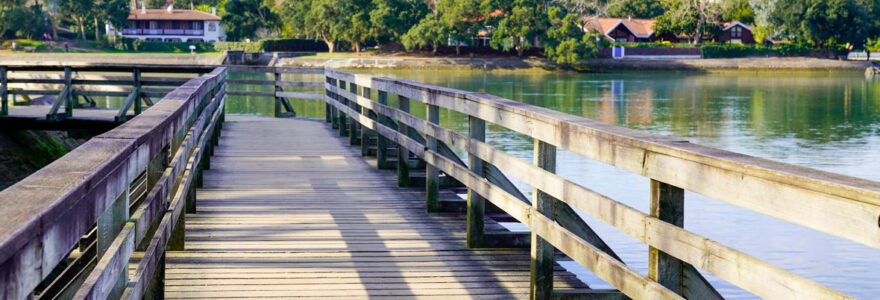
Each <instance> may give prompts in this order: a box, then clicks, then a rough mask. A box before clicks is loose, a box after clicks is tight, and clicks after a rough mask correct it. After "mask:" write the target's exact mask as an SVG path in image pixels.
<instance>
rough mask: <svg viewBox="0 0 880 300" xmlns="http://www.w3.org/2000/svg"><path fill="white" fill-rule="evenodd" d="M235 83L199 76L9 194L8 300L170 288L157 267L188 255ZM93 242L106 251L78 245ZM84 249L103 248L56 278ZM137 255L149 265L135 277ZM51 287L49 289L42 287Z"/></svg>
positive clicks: (2, 273)
mask: <svg viewBox="0 0 880 300" xmlns="http://www.w3.org/2000/svg"><path fill="white" fill-rule="evenodd" d="M66 78H68V79H69V78H70V76H66ZM225 79H226V68H223V67H220V68H216V69H214V70H213V71H211V72H210V73H208V74H205V75H203V76H200V77H198V78H193V79H189V80H188V81H186V82H185V83H184V84H183V85H182V86H180V87H178V88H176V89H174V90H173V91H172V92H170V93H168V94H167V95H166V96H165V97H164V98H163V99H162V100H161V101H159V102H157V103H156V104H155V105H153V106H152V107H150V108H149V109H147V110H145V111H144V112H143V113H142V114H140V115H139V116H137V117H135V118H133V119H131V120H129V121H128V122H125V123H123V124H121V125H119V126H118V127H117V128H115V129H113V130H111V131H108V132H106V133H104V134H101V135H99V136H97V137H94V138H92V139H90V140H89V141H87V142H86V143H84V144H83V145H80V146H79V147H77V148H76V149H74V150H72V151H71V152H70V153H68V154H67V155H65V156H63V157H61V158H59V159H58V160H56V161H54V162H52V163H51V164H49V165H47V166H46V167H44V168H42V169H40V170H39V171H37V172H36V173H34V174H32V175H30V176H28V177H26V178H25V179H23V180H21V181H19V182H18V183H16V184H15V185H13V186H11V187H9V188H7V189H5V190H3V191H0V199H2V200H3V201H2V202H3V205H4V207H3V208H2V209H0V298H2V299H24V298H30V297H36V298H56V297H58V298H71V297H73V298H77V299H83V298H88V299H107V298H118V297H120V296H122V297H124V298H126V299H140V298H143V297H149V295H150V293H151V292H155V291H161V288H160V287H157V286H155V285H161V284H163V283H162V280H161V276H162V274H163V273H162V272H157V270H160V269H161V267H162V264H163V263H164V262H163V261H164V260H163V257H164V256H163V254H164V251H165V249H166V247H167V248H168V249H172V250H182V247H183V227H182V226H180V224H181V222H182V220H183V216H184V214H183V211H184V210H194V207H195V198H194V195H195V187H196V186H197V185H198V184H199V182H201V178H200V176H201V170H202V169H203V168H206V167H208V166H209V158H210V153H211V151H212V149H213V146H214V145H215V143H216V140H217V138H218V134H219V131H218V130H219V129H218V126H219V124H220V123H221V122H222V119H223V106H224V103H225V100H226V94H225V89H226V85H225ZM90 232H93V233H90ZM90 236H91V237H90ZM89 239H92V240H93V241H95V242H96V245H97V249H96V250H91V249H93V248H88V249H89V250H87V251H86V250H83V249H79V248H77V247H76V245H77V244H83V243H85V244H89V242H88V240H89ZM81 251H86V252H88V251H94V252H95V254H93V255H95V256H96V257H95V258H94V259H93V260H92V263H90V264H89V267H86V266H81V269H80V270H79V271H78V272H80V274H75V275H74V276H73V278H69V277H65V279H66V282H60V283H59V282H58V281H59V280H53V278H51V276H57V272H55V270H56V269H58V268H63V267H64V265H62V264H61V263H62V262H63V261H65V259H66V258H67V257H69V256H71V255H72V256H77V255H74V254H76V253H78V252H81ZM86 252H82V253H86ZM136 252H137V253H138V255H135V254H136ZM133 256H139V257H140V260H139V261H138V262H137V269H136V270H135V272H134V274H133V276H132V278H131V280H129V279H130V278H129V271H128V266H129V261H130V258H131V257H133ZM64 269H65V271H67V270H66V269H67V268H64ZM89 270H91V271H89ZM61 273H62V274H69V273H67V272H61ZM41 282H47V283H48V287H45V288H42V290H35V288H37V286H38V285H39V284H40V283H41ZM56 283H58V284H60V285H61V287H56V286H55V284H56ZM151 286H152V287H151ZM49 291H52V293H53V294H52V295H47V294H46V293H48V292H49ZM145 293H146V294H147V296H145ZM157 296H158V295H157Z"/></svg>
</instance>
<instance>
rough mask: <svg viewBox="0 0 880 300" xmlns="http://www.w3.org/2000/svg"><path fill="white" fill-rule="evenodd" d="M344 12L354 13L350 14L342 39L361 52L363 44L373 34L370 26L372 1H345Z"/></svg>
mask: <svg viewBox="0 0 880 300" xmlns="http://www.w3.org/2000/svg"><path fill="white" fill-rule="evenodd" d="M343 3H344V6H345V8H344V10H345V11H349V12H353V13H349V15H350V16H349V17H348V20H343V22H344V23H346V24H345V25H346V26H344V27H342V32H341V33H342V37H343V39H344V40H346V41H348V42H349V43H350V44H351V47H352V49H353V50H354V51H355V52H358V53H360V52H361V44H363V43H364V42H365V41H366V40H367V38H369V37H370V36H371V34H373V32H372V31H371V26H370V6H371V4H372V2H371V1H370V0H349V1H344V2H343Z"/></svg>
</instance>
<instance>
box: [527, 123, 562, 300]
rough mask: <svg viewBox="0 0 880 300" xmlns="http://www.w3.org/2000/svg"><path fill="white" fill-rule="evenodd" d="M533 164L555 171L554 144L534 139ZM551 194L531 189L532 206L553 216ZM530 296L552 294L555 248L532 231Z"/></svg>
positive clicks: (535, 297)
mask: <svg viewBox="0 0 880 300" xmlns="http://www.w3.org/2000/svg"><path fill="white" fill-rule="evenodd" d="M534 155H535V165H536V166H537V167H539V168H541V169H544V170H547V171H548V172H551V173H556V146H553V145H551V144H548V143H545V142H542V141H540V140H538V139H535V153H534ZM554 201H556V199H554V198H553V197H552V196H550V195H547V194H546V193H544V192H543V191H541V190H539V189H533V190H532V206H533V207H534V208H535V210H536V211H537V212H538V213H540V214H542V215H544V216H545V217H547V218H550V219H552V218H553V202H554ZM531 247H532V255H531V256H532V260H531V298H532V299H550V297H551V296H552V295H553V265H554V261H553V253H554V252H555V249H554V248H553V245H550V243H548V242H547V241H546V240H544V239H543V238H541V237H540V236H538V234H536V233H535V232H534V231H533V232H532V244H531Z"/></svg>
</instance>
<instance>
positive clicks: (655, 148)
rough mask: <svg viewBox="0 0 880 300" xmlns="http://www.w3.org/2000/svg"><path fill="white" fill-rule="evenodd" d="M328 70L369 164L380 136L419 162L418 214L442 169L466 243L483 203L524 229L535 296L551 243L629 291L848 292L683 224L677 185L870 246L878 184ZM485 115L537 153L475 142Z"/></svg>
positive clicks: (651, 295) (337, 120) (659, 294)
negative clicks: (623, 184)
mask: <svg viewBox="0 0 880 300" xmlns="http://www.w3.org/2000/svg"><path fill="white" fill-rule="evenodd" d="M325 75H326V83H325V86H326V96H325V97H324V100H325V101H326V102H327V115H326V119H327V121H328V122H331V123H332V124H333V126H334V127H338V128H340V130H341V131H340V132H347V133H348V134H365V135H367V136H369V135H371V134H376V133H378V140H379V144H380V145H379V148H380V149H379V151H378V153H379V158H378V160H379V161H380V162H381V161H382V160H383V157H382V155H383V154H382V152H383V151H382V149H381V148H382V147H384V146H382V145H383V144H384V143H388V142H389V141H390V142H393V143H396V144H398V145H400V146H402V147H400V148H399V149H400V151H401V153H400V154H399V156H398V157H404V158H405V157H408V152H411V153H413V154H415V155H416V156H418V157H419V158H420V159H422V160H424V161H425V162H426V163H427V170H426V173H427V179H426V189H427V199H426V206H427V207H428V209H429V210H430V209H431V207H432V206H435V205H436V201H437V199H436V198H437V188H438V184H437V183H438V173H439V172H443V173H445V174H447V175H449V176H452V177H454V178H456V179H457V180H458V181H460V182H462V183H464V184H465V185H466V186H467V187H468V191H469V192H468V204H467V220H468V224H467V225H468V227H467V237H468V244H469V246H472V247H480V246H482V243H484V240H485V237H484V234H483V228H482V227H483V224H482V222H483V218H484V210H485V208H484V205H485V204H484V199H485V200H488V201H489V202H490V203H492V204H494V205H495V206H497V207H499V208H501V209H503V210H504V211H505V212H507V213H508V214H510V215H511V216H513V217H514V218H515V219H516V220H518V221H519V222H521V223H522V224H525V225H527V226H528V227H529V228H530V229H531V233H532V248H531V249H532V250H531V251H532V254H531V257H532V264H531V265H532V294H533V296H534V297H537V298H549V297H550V295H551V293H552V278H553V276H552V272H553V267H552V265H553V259H554V257H553V249H554V248H555V249H558V250H560V251H562V252H563V253H565V254H566V255H568V256H569V257H570V258H572V259H573V260H575V261H577V262H578V263H580V264H582V265H583V266H585V267H587V268H588V269H590V270H591V271H592V272H593V273H595V274H596V275H597V276H598V277H600V278H602V279H603V280H605V281H606V282H608V283H610V284H611V285H613V286H615V287H616V288H617V289H618V290H619V291H620V292H622V293H624V294H626V295H627V296H629V297H632V298H634V299H655V298H667V299H675V298H682V297H684V298H690V299H717V298H720V295H719V294H718V293H717V292H716V291H715V290H714V289H713V288H712V287H711V286H710V285H709V284H708V283H707V282H706V281H705V280H704V279H702V277H701V276H700V274H699V272H697V271H696V269H694V267H696V268H699V269H700V270H703V271H706V272H709V273H711V274H714V275H715V276H717V277H719V278H721V279H723V280H726V281H728V282H730V283H731V284H733V285H736V286H738V287H740V288H742V289H744V290H746V291H749V292H751V293H753V294H755V295H757V296H760V297H763V298H769V299H847V298H851V297H849V296H847V295H845V294H843V293H841V292H838V291H835V290H832V289H830V288H828V287H826V286H824V285H821V284H819V283H816V282H814V281H811V280H808V279H806V278H803V277H801V276H798V275H796V274H794V273H791V272H789V271H786V270H784V269H782V268H779V267H776V266H774V265H771V264H769V263H767V262H764V261H761V260H759V259H757V258H755V257H752V256H750V255H748V254H745V253H743V252H740V251H738V250H736V249H733V248H731V247H728V246H725V245H723V244H720V243H718V242H715V241H712V240H710V239H708V238H705V237H702V236H699V235H697V234H695V233H692V232H690V231H687V230H685V229H684V228H682V227H683V226H682V225H683V219H684V215H683V214H684V209H683V207H684V190H689V191H693V192H696V193H700V194H703V195H706V196H709V197H712V198H715V199H718V200H721V201H725V202H728V203H732V204H734V205H737V206H740V207H744V208H747V209H750V210H753V211H756V212H758V213H761V214H765V215H768V216H771V217H775V218H779V219H782V220H785V221H789V222H792V223H795V224H799V225H802V226H805V227H808V228H812V229H815V230H818V231H822V232H825V233H828V234H831V235H835V236H837V237H841V238H844V239H848V240H851V241H854V242H857V243H861V244H864V245H867V246H869V247H873V248H878V249H880V225H878V220H880V183H878V182H874V181H868V180H863V179H858V178H853V177H847V176H843V175H838V174H832V173H828V172H822V171H818V170H813V169H809V168H803V167H797V166H792V165H788V164H783V163H779V162H774V161H769V160H765V159H760V158H755V157H751V156H747V155H742V154H738V153H733V152H728V151H724V150H719V149H714V148H709V147H704V146H700V145H695V144H691V143H688V142H687V141H684V140H680V139H675V138H670V137H664V136H659V135H654V134H648V133H644V132H639V131H634V130H630V129H625V128H621V127H617V126H613V125H608V124H603V123H599V122H596V121H592V120H588V119H585V118H581V117H577V116H572V115H568V114H564V113H560V112H556V111H553V110H549V109H545V108H540V107H536V106H532V105H528V104H524V103H520V102H515V101H511V100H507V99H503V98H499V97H496V96H492V95H487V94H481V93H473V92H466V91H461V90H455V89H450V88H443V87H437V86H431V85H427V84H422V83H418V82H414V81H408V80H396V79H390V78H382V77H375V76H370V75H364V74H357V73H351V72H344V71H339V70H335V69H329V68H328V69H326V72H325ZM374 91H375V92H377V93H378V95H375V96H374V95H373V94H372V93H373V92H374ZM391 95H397V97H398V107H396V108H395V107H391V106H389V105H388V98H389V97H391ZM376 96H377V97H376ZM374 97H376V100H374ZM410 101H418V102H422V103H424V104H425V106H426V107H427V112H426V115H427V119H422V118H419V117H416V116H414V115H413V114H411V113H410V112H409V102H410ZM440 109H446V110H448V111H451V112H456V113H461V114H464V115H466V116H468V118H469V122H468V127H469V128H468V130H469V133H468V134H467V135H465V134H461V133H458V132H456V131H453V130H450V129H447V128H444V127H441V126H440V125H438V123H439V122H438V121H439V110H440ZM395 122H396V123H395ZM487 122H489V123H494V124H497V125H499V126H502V127H504V128H507V129H510V130H513V131H515V132H518V133H521V134H524V135H527V136H529V137H531V138H533V139H534V141H535V146H534V148H535V149H534V162H531V163H530V162H526V161H523V160H521V159H518V158H516V157H514V156H512V155H510V154H508V153H505V152H503V151H500V150H498V149H496V148H494V147H492V146H490V145H488V144H486V143H485V142H484V138H485V130H486V123H487ZM395 125H396V126H395ZM411 130H415V131H417V132H418V133H420V134H421V135H424V136H425V137H424V138H421V137H420V136H414V135H412V134H410V131H411ZM420 139H421V140H420ZM446 145H448V146H452V147H456V148H458V149H461V150H464V151H465V152H467V154H468V161H469V163H468V164H467V165H465V164H463V163H461V162H460V161H457V160H458V158H457V157H453V156H451V155H449V154H448V153H444V152H443V151H439V150H438V149H440V148H442V147H445V146H446ZM438 147H439V148H438ZM557 148H558V149H565V150H568V151H571V152H573V153H576V154H579V155H582V156H585V157H587V158H591V159H594V160H597V161H600V162H603V163H606V164H609V165H612V166H615V167H617V168H620V169H623V170H627V171H630V172H632V173H635V174H639V175H642V176H645V177H648V178H650V179H651V187H650V188H651V199H650V203H651V205H650V207H651V209H650V213H649V214H646V213H643V212H641V211H639V210H637V209H634V208H632V207H630V206H628V205H626V204H624V203H621V202H619V201H616V200H614V199H611V198H610V197H607V196H605V195H602V194H599V193H597V192H595V191H593V190H591V189H589V188H587V187H584V186H581V185H579V184H576V183H574V182H571V181H569V180H567V179H565V178H563V177H560V176H558V175H556V174H555V169H556V154H555V153H556V150H557ZM380 165H381V163H380ZM402 165H405V164H401V163H398V166H402ZM495 168H497V169H500V170H502V171H504V172H506V173H507V174H510V175H511V176H515V177H517V178H519V179H520V180H522V181H524V182H525V183H527V184H529V185H531V186H532V187H533V193H532V199H531V201H529V200H527V199H525V197H522V196H520V195H521V193H520V192H519V191H517V190H516V189H515V188H513V187H512V185H510V184H505V182H504V181H503V180H498V179H497V174H498V173H497V172H496V173H493V172H490V171H489V170H494V169H495ZM398 170H400V171H399V172H398V174H399V176H406V172H407V171H406V170H405V168H399V169H398ZM493 174H494V175H493ZM493 176H495V177H496V178H494V179H493ZM502 177H503V176H502ZM646 200H647V199H646ZM571 208H574V209H576V210H578V211H581V212H584V213H586V214H589V215H590V216H592V217H594V218H596V219H598V220H601V221H603V222H605V223H607V224H609V225H611V226H613V227H614V228H616V229H618V230H620V231H622V232H624V233H626V234H628V235H630V236H632V237H634V238H636V239H638V240H640V241H642V242H644V243H645V244H647V245H649V246H650V252H649V271H648V276H644V275H642V274H640V273H639V272H637V271H635V270H633V269H632V268H630V267H628V266H627V265H626V264H624V263H623V262H622V261H621V260H620V259H619V258H617V256H616V255H615V254H614V253H613V252H611V251H610V249H609V248H608V247H607V245H605V244H604V243H603V242H601V239H600V238H599V237H598V236H596V235H595V233H594V232H593V231H592V230H589V227H586V228H574V227H572V226H569V225H568V224H572V222H571V220H570V218H574V217H576V215H574V216H572V213H571V211H572V210H571ZM566 212H567V213H566ZM720 221H721V220H719V222H720Z"/></svg>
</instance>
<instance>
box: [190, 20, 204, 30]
mask: <svg viewBox="0 0 880 300" xmlns="http://www.w3.org/2000/svg"><path fill="white" fill-rule="evenodd" d="M192 29H202V22H201V21H193V22H192Z"/></svg>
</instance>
